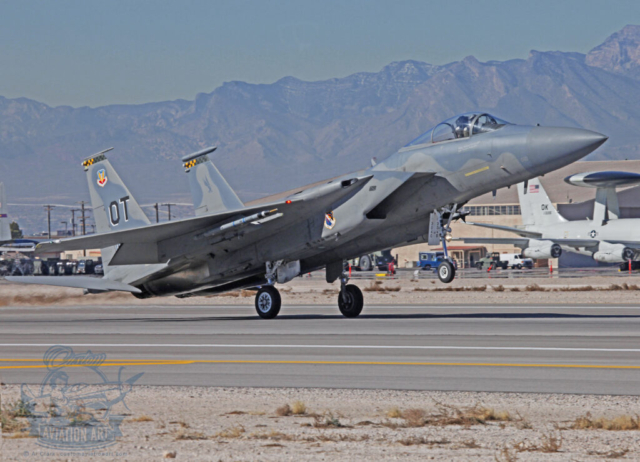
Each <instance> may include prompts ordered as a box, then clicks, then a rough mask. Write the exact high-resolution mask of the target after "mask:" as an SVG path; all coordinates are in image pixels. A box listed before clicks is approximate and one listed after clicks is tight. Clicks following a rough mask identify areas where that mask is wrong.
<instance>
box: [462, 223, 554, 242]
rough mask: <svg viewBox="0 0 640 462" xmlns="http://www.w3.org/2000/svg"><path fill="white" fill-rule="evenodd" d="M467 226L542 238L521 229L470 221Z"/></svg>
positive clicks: (537, 234) (540, 235)
mask: <svg viewBox="0 0 640 462" xmlns="http://www.w3.org/2000/svg"><path fill="white" fill-rule="evenodd" d="M467 224H468V225H473V226H480V227H482V228H491V229H498V230H500V231H508V232H510V233H516V234H519V235H521V236H526V237H532V238H540V237H542V234H541V233H536V232H534V231H525V230H523V229H518V228H512V227H510V226H502V225H491V224H489V223H472V222H470V221H468V222H467Z"/></svg>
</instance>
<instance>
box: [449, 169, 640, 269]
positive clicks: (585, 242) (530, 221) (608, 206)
mask: <svg viewBox="0 0 640 462" xmlns="http://www.w3.org/2000/svg"><path fill="white" fill-rule="evenodd" d="M565 182H567V183H569V184H572V185H575V186H586V187H592V188H598V189H597V191H596V200H595V202H594V208H593V220H573V221H568V220H567V219H565V218H564V217H563V216H562V215H560V214H559V213H558V211H557V210H556V209H555V208H554V206H553V204H552V203H551V201H550V200H549V196H547V193H546V192H545V190H544V188H543V187H542V185H541V184H540V181H539V179H538V178H535V179H533V180H531V181H529V182H524V183H520V184H519V185H518V186H517V188H518V197H519V199H520V210H521V212H522V222H523V226H522V227H520V228H511V227H508V226H500V225H492V224H486V223H469V224H470V225H475V226H482V227H486V228H493V229H499V230H502V231H511V232H513V233H517V234H519V235H520V236H522V238H516V237H513V238H461V240H463V241H464V242H467V243H474V244H513V245H515V246H517V247H520V248H522V249H523V251H522V254H523V255H524V256H525V257H530V258H558V257H559V256H560V255H561V254H562V251H563V249H564V250H567V251H570V252H575V253H579V254H582V255H588V256H590V257H592V258H593V259H594V260H596V261H599V262H606V263H621V262H626V261H629V260H634V258H635V256H636V255H637V254H638V252H639V251H640V219H637V218H624V219H621V218H619V217H620V208H619V206H618V196H617V194H616V191H615V188H616V187H621V186H634V185H638V184H640V175H638V174H637V173H629V172H590V173H578V174H576V175H571V176H569V177H567V178H565Z"/></svg>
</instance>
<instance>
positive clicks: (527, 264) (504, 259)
mask: <svg viewBox="0 0 640 462" xmlns="http://www.w3.org/2000/svg"><path fill="white" fill-rule="evenodd" d="M500 263H501V264H502V268H504V269H506V268H508V267H510V268H511V269H522V268H527V269H531V268H533V260H532V259H531V258H523V257H522V255H521V254H519V253H503V254H501V255H500Z"/></svg>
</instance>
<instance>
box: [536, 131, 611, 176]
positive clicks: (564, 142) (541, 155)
mask: <svg viewBox="0 0 640 462" xmlns="http://www.w3.org/2000/svg"><path fill="white" fill-rule="evenodd" d="M607 139H608V137H607V136H605V135H603V134H601V133H596V132H592V131H590V130H583V129H581V128H556V127H534V128H533V130H531V132H530V133H529V137H528V140H527V143H528V145H529V152H530V153H531V160H532V161H533V162H534V163H536V164H538V165H540V166H544V168H545V170H546V171H552V170H555V169H558V168H560V167H564V166H565V165H568V164H570V163H572V162H575V161H577V160H579V159H582V158H583V157H585V156H586V155H588V154H590V153H592V152H593V151H595V150H596V149H597V148H598V147H600V146H601V145H602V144H603V143H604V142H605V141H607Z"/></svg>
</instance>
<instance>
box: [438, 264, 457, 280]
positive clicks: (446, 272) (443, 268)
mask: <svg viewBox="0 0 640 462" xmlns="http://www.w3.org/2000/svg"><path fill="white" fill-rule="evenodd" d="M455 276H456V269H455V267H454V266H453V265H452V264H451V262H450V261H443V262H442V263H440V265H439V266H438V279H440V281H441V282H444V283H445V284H448V283H450V282H451V281H453V278H454V277H455Z"/></svg>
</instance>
